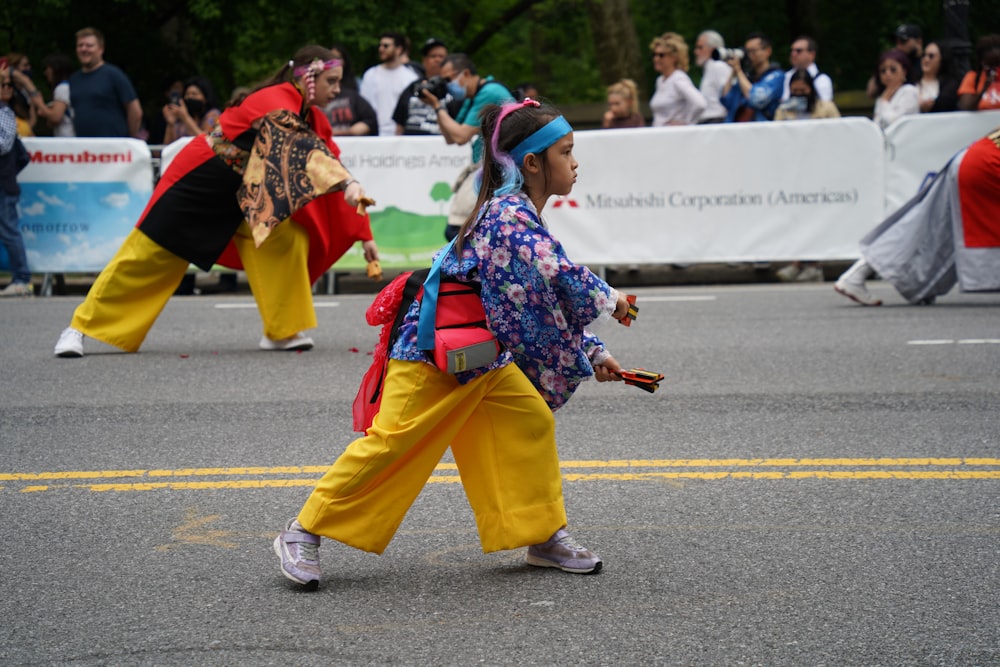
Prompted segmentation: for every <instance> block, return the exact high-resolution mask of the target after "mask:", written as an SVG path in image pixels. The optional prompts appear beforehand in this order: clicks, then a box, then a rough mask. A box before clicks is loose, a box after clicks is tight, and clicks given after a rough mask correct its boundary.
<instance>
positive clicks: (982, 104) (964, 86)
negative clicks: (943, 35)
mask: <svg viewBox="0 0 1000 667" xmlns="http://www.w3.org/2000/svg"><path fill="white" fill-rule="evenodd" d="M976 61H977V65H976V69H974V70H970V71H969V72H966V74H965V77H964V78H963V79H962V83H961V85H959V87H958V108H959V109H961V110H963V111H977V110H978V111H984V110H986V109H1000V76H997V75H998V74H1000V35H996V34H994V35H984V36H983V37H980V38H979V41H978V42H977V43H976Z"/></svg>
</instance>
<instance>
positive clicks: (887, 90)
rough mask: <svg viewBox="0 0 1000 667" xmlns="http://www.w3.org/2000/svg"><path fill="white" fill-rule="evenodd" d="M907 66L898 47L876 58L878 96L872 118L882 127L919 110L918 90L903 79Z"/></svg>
mask: <svg viewBox="0 0 1000 667" xmlns="http://www.w3.org/2000/svg"><path fill="white" fill-rule="evenodd" d="M906 68H907V58H906V54H905V53H903V52H902V51H900V50H899V49H890V50H889V51H886V52H885V53H883V54H882V55H881V56H880V57H879V59H878V71H877V72H876V74H877V75H878V83H877V84H876V87H875V91H876V92H877V93H878V98H877V99H876V100H875V112H874V114H873V116H872V120H874V121H875V123H876V124H877V125H878V126H879V127H880V128H882V129H883V130H884V129H885V128H887V127H889V126H890V125H892V124H893V123H894V122H896V121H897V120H898V119H899V118H900V117H902V116H905V115H908V114H914V113H920V94H919V93H918V92H917V87H916V86H914V85H913V84H912V83H907V82H906Z"/></svg>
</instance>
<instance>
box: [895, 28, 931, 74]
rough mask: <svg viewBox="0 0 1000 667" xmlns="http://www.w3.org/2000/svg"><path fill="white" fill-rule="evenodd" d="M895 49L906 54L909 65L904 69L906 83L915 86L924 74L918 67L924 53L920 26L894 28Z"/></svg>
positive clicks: (922, 34)
mask: <svg viewBox="0 0 1000 667" xmlns="http://www.w3.org/2000/svg"><path fill="white" fill-rule="evenodd" d="M894 36H895V37H896V48H897V49H899V50H900V51H902V52H903V53H905V54H906V57H907V58H908V60H909V65H908V66H907V68H906V82H907V83H912V84H914V85H916V83H917V82H918V81H920V79H921V78H922V77H923V75H924V73H923V70H922V69H921V67H920V56H922V55H923V53H924V33H923V31H922V30H921V29H920V26H918V25H913V24H910V23H906V24H903V25H901V26H899V27H898V28H896V32H895V33H894Z"/></svg>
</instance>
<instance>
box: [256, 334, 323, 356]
mask: <svg viewBox="0 0 1000 667" xmlns="http://www.w3.org/2000/svg"><path fill="white" fill-rule="evenodd" d="M312 348H313V339H312V338H310V337H309V336H303V335H302V332H299V333H297V334H295V335H294V336H289V337H288V338H282V339H281V340H272V339H270V338H268V337H267V336H261V339H260V349H262V350H281V351H287V352H298V351H302V352H304V351H306V350H311V349H312Z"/></svg>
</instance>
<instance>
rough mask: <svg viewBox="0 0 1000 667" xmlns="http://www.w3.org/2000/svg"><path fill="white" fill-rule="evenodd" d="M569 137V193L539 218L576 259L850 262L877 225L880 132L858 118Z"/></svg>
mask: <svg viewBox="0 0 1000 667" xmlns="http://www.w3.org/2000/svg"><path fill="white" fill-rule="evenodd" d="M574 139H575V144H576V147H575V149H574V153H575V155H576V157H577V160H578V161H579V162H580V168H579V177H578V181H577V184H576V187H575V188H574V189H573V192H572V193H571V194H570V195H569V197H567V198H565V199H564V200H562V201H558V200H556V201H552V202H550V203H549V205H548V207H547V208H546V211H545V217H546V218H547V220H548V221H549V223H550V224H551V227H552V229H553V232H554V233H555V235H556V237H557V238H559V239H560V240H561V241H562V242H563V244H564V245H565V246H566V248H567V251H568V252H569V253H570V256H572V257H573V258H574V260H576V261H579V262H583V263H587V264H598V265H602V264H615V263H623V262H628V263H662V262H677V263H688V262H729V261H756V260H795V259H814V260H822V259H842V258H850V257H856V256H857V253H858V249H857V244H858V239H859V238H860V237H861V236H862V235H863V234H864V233H865V232H867V231H868V230H869V229H871V228H872V227H873V226H874V225H875V224H876V223H877V222H879V221H880V220H881V218H882V212H883V174H884V167H883V157H882V156H883V153H882V146H883V140H882V133H881V132H880V131H879V130H878V128H877V127H876V126H875V125H874V124H873V123H872V122H871V121H870V120H867V119H861V118H845V119H838V120H810V121H796V122H779V123H753V124H733V125H708V126H693V127H674V128H643V129H631V130H594V131H588V132H577V133H576V134H575V137H574Z"/></svg>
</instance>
